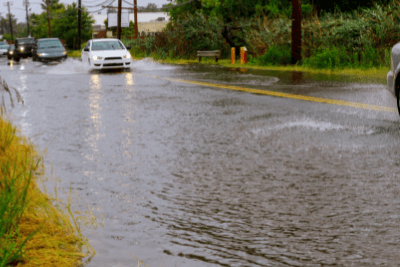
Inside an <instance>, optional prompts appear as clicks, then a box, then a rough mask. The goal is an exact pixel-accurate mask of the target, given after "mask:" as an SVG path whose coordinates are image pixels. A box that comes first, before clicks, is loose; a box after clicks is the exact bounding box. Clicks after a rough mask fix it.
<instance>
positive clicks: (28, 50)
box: [13, 37, 36, 61]
mask: <svg viewBox="0 0 400 267" xmlns="http://www.w3.org/2000/svg"><path fill="white" fill-rule="evenodd" d="M35 40H36V39H35V38H34V37H26V38H17V39H16V40H15V50H14V56H13V58H14V60H15V61H19V59H20V58H27V57H31V56H32V47H33V46H34V45H35Z"/></svg>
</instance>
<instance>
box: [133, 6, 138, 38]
mask: <svg viewBox="0 0 400 267" xmlns="http://www.w3.org/2000/svg"><path fill="white" fill-rule="evenodd" d="M133 13H134V17H135V37H134V38H135V39H137V38H138V21H137V0H133Z"/></svg>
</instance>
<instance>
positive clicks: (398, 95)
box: [396, 85, 400, 115]
mask: <svg viewBox="0 0 400 267" xmlns="http://www.w3.org/2000/svg"><path fill="white" fill-rule="evenodd" d="M396 87H400V86H398V85H396ZM396 98H397V111H398V112H399V115H400V88H396Z"/></svg>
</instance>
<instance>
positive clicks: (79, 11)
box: [77, 0, 82, 50]
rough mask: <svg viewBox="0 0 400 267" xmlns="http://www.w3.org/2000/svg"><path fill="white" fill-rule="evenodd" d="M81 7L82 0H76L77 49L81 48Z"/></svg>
mask: <svg viewBox="0 0 400 267" xmlns="http://www.w3.org/2000/svg"><path fill="white" fill-rule="evenodd" d="M81 8H82V1H81V0H78V40H77V42H78V50H80V49H81V28H82V13H81Z"/></svg>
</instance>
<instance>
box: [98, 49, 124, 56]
mask: <svg viewBox="0 0 400 267" xmlns="http://www.w3.org/2000/svg"><path fill="white" fill-rule="evenodd" d="M128 53H129V52H128V51H127V50H98V51H90V54H91V55H92V56H94V55H96V56H98V57H123V56H125V55H126V54H128Z"/></svg>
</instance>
